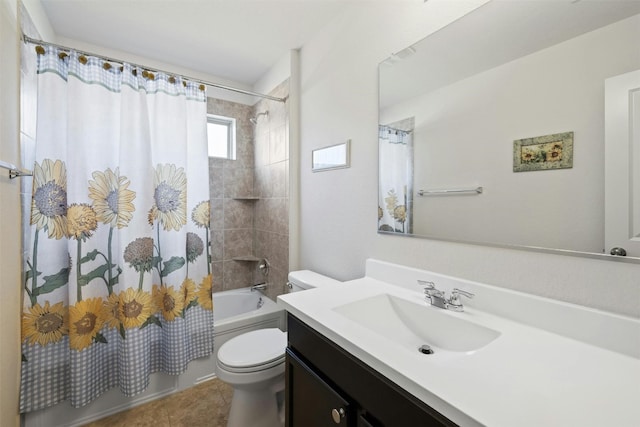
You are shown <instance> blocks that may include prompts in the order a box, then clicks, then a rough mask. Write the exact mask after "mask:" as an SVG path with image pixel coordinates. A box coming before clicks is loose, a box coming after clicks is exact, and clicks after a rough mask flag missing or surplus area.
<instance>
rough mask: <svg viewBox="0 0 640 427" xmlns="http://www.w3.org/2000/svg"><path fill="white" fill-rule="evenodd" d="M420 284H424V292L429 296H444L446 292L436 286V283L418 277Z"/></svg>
mask: <svg viewBox="0 0 640 427" xmlns="http://www.w3.org/2000/svg"><path fill="white" fill-rule="evenodd" d="M418 285H420V286H424V294H425V295H426V296H427V297H440V298H442V297H444V292H442V291H441V290H440V289H437V288H436V284H435V283H433V282H432V281H427V280H420V279H418Z"/></svg>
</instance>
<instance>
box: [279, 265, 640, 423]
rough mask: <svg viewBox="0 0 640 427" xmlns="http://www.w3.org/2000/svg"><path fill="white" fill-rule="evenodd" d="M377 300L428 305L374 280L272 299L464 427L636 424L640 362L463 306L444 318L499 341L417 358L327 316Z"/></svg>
mask: <svg viewBox="0 0 640 427" xmlns="http://www.w3.org/2000/svg"><path fill="white" fill-rule="evenodd" d="M380 294H389V295H393V296H395V297H398V298H402V299H406V300H408V301H413V302H417V303H420V304H427V303H425V302H424V297H423V295H422V294H421V293H420V292H418V291H417V290H416V291H413V290H410V289H406V288H404V287H401V286H395V285H391V284H389V283H386V282H383V281H380V280H376V279H373V278H371V277H364V278H362V279H357V280H353V281H350V282H345V283H341V284H339V285H335V286H327V287H322V288H316V289H310V290H306V291H303V292H296V293H291V294H287V295H281V296H280V297H278V301H279V303H280V304H281V305H283V306H284V308H285V309H286V310H287V311H289V312H290V313H291V314H293V315H295V316H296V317H298V318H300V319H301V320H303V321H304V322H305V323H307V324H308V325H309V326H311V327H312V328H314V329H316V330H317V331H318V332H320V333H321V334H323V335H325V336H326V337H327V338H329V339H330V340H332V341H333V342H335V343H336V344H338V345H340V346H341V347H343V348H344V349H345V350H347V351H348V352H349V353H351V354H353V355H354V356H356V357H357V358H359V359H360V360H362V361H363V362H365V363H367V364H368V365H369V366H371V367H372V368H374V369H375V370H377V371H379V372H380V373H382V374H383V375H385V376H386V377H387V378H389V379H390V380H391V381H393V382H395V383H397V384H398V385H400V386H401V387H403V388H404V389H405V390H407V391H408V392H409V393H411V394H413V395H414V396H416V397H418V398H419V399H421V400H422V401H424V402H425V403H426V404H428V405H429V406H431V407H433V408H434V409H436V410H438V411H439V412H440V413H442V414H443V415H445V416H446V417H448V418H449V419H451V420H452V421H454V422H456V423H457V424H459V425H461V426H465V427H466V426H482V425H484V426H488V427H527V426H532V427H533V426H535V427H540V426H545V427H547V426H551V427H555V426H562V427H570V426H580V427H585V426H594V427H603V426H612V427H614V426H615V427H627V426H628V427H638V426H640V359H637V358H635V357H632V356H629V355H625V354H622V353H617V352H613V351H610V350H607V349H604V348H600V347H597V346H594V345H591V344H587V343H585V342H582V341H578V340H575V339H571V338H568V337H565V336H561V335H559V334H555V333H552V332H548V331H545V330H542V329H538V328H535V327H532V326H528V325H526V324H524V323H518V322H515V321H512V320H509V319H507V318H504V317H498V316H495V315H493V314H490V313H488V312H485V311H480V310H479V309H476V308H474V307H468V306H467V307H465V311H464V312H462V313H456V312H452V311H449V310H443V312H444V314H446V315H450V316H459V317H461V318H464V319H467V320H469V321H471V322H474V323H477V324H479V325H482V326H485V327H489V328H491V329H495V330H497V331H499V332H500V333H501V335H500V336H499V337H498V338H497V339H495V340H494V341H493V342H491V343H490V344H489V345H487V346H485V347H483V348H480V349H478V350H476V351H471V352H466V353H463V352H459V353H458V352H455V353H452V352H446V351H445V352H442V351H436V352H435V353H434V354H432V355H423V354H420V353H419V352H418V351H412V350H410V349H408V348H405V347H403V346H400V345H398V344H397V343H396V342H394V341H393V340H392V339H389V337H385V336H382V335H380V334H378V333H376V332H374V331H372V330H370V329H367V328H365V327H363V326H361V325H360V324H358V323H356V322H354V321H352V320H350V319H348V318H346V317H344V316H343V315H341V314H339V313H338V312H336V311H334V310H333V309H334V308H335V307H338V306H341V305H343V304H347V303H350V302H354V301H359V300H362V299H365V298H368V297H373V296H376V295H380ZM476 299H477V298H476ZM427 308H428V309H433V310H442V309H439V308H435V307H427ZM538 314H539V315H540V316H544V313H538ZM568 321H570V320H568ZM636 338H637V337H636Z"/></svg>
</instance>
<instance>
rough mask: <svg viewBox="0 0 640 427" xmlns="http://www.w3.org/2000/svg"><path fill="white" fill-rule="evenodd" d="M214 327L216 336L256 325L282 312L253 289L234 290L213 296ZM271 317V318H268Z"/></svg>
mask: <svg viewBox="0 0 640 427" xmlns="http://www.w3.org/2000/svg"><path fill="white" fill-rule="evenodd" d="M213 306H214V310H215V311H214V325H215V331H216V334H217V333H218V332H219V331H220V328H222V330H225V331H226V330H228V328H229V327H231V328H232V329H233V328H236V327H240V326H242V325H245V324H247V321H248V323H254V322H255V321H256V320H257V319H262V318H263V317H264V316H265V315H269V314H273V313H274V312H280V311H282V309H281V308H279V307H278V305H277V304H276V303H275V302H273V301H272V300H271V299H269V298H267V297H265V296H264V295H263V294H262V293H261V292H258V291H254V292H251V288H242V289H234V290H231V291H224V292H216V293H215V294H213ZM267 317H269V316H267Z"/></svg>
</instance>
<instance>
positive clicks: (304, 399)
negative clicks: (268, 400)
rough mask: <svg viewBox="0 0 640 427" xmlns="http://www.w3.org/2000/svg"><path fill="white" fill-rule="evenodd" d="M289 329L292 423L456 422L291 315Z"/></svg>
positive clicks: (292, 426)
mask: <svg viewBox="0 0 640 427" xmlns="http://www.w3.org/2000/svg"><path fill="white" fill-rule="evenodd" d="M287 328H288V337H289V338H288V340H289V346H288V348H287V356H286V374H285V376H286V389H285V401H286V404H285V408H286V416H285V420H286V427H323V426H327V427H329V426H345V427H346V426H353V427H382V426H388V427H405V426H406V427H423V426H424V427H429V426H438V427H441V426H447V427H451V426H455V425H456V424H454V423H453V422H451V421H450V420H448V419H447V418H445V417H444V416H443V415H442V414H440V413H438V412H437V411H435V410H434V409H433V408H431V407H429V406H428V405H426V404H425V403H424V402H422V401H420V400H418V399H417V398H415V397H414V396H412V395H411V394H409V393H407V392H406V391H405V390H403V389H402V388H400V387H399V386H398V385H396V384H395V383H393V382H391V381H389V380H388V379H387V378H386V377H384V376H382V375H381V374H380V373H378V372H377V371H375V370H373V369H372V368H371V367H369V366H368V365H366V364H364V363H363V362H362V361H360V360H359V359H357V358H355V357H354V356H352V355H351V354H349V353H348V352H346V351H345V350H344V349H342V348H341V347H340V346H338V345H336V344H334V343H333V342H332V341H330V340H329V339H327V338H326V337H325V336H323V335H321V334H320V333H318V332H317V331H315V330H314V329H312V328H311V327H309V326H308V325H306V324H305V323H304V322H302V321H301V320H299V319H298V318H296V317H295V316H293V315H291V314H288V315H287Z"/></svg>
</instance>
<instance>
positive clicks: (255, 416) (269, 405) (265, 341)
mask: <svg viewBox="0 0 640 427" xmlns="http://www.w3.org/2000/svg"><path fill="white" fill-rule="evenodd" d="M337 283H340V282H339V281H337V280H334V279H331V278H329V277H327V276H323V275H321V274H318V273H314V272H313V271H309V270H300V271H292V272H291V273H289V283H288V286H289V288H290V289H289V292H297V291H301V290H305V289H310V288H315V287H320V286H330V285H335V284H337ZM286 348H287V334H286V332H282V331H281V330H280V329H277V328H268V329H258V330H255V331H251V332H247V333H244V334H242V335H238V336H237V337H234V338H231V339H230V340H229V341H227V342H225V343H224V344H223V345H222V347H220V350H218V358H217V362H216V375H217V376H218V378H220V379H221V380H222V381H224V382H226V383H228V384H230V385H232V386H233V400H232V402H231V410H230V412H229V422H228V424H227V427H248V426H251V427H281V426H282V425H283V422H284V420H283V418H282V417H281V414H280V412H282V411H279V408H278V406H279V405H278V397H277V394H278V393H279V392H281V391H283V390H284V353H285V349H286ZM281 403H282V402H281ZM280 406H281V405H280Z"/></svg>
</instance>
